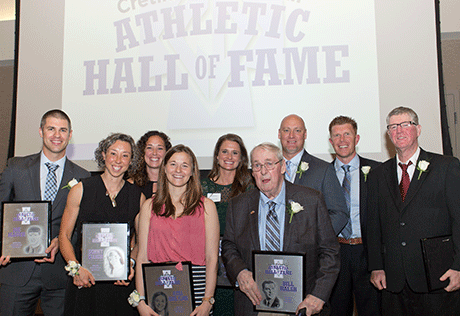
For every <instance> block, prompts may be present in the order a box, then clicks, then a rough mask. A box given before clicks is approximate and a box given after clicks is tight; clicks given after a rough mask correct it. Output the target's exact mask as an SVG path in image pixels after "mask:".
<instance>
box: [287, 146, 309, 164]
mask: <svg viewBox="0 0 460 316" xmlns="http://www.w3.org/2000/svg"><path fill="white" fill-rule="evenodd" d="M303 152H304V149H302V150H301V151H300V152H299V153H298V154H297V155H295V156H294V157H292V159H289V160H290V161H291V163H292V164H293V165H295V166H298V165H299V164H300V159H301V158H302V156H303ZM283 158H284V161H285V162H286V161H288V159H286V158H285V157H283Z"/></svg>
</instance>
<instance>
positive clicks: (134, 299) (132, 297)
mask: <svg viewBox="0 0 460 316" xmlns="http://www.w3.org/2000/svg"><path fill="white" fill-rule="evenodd" d="M142 300H145V296H141V295H140V294H139V292H138V291H137V290H134V291H132V292H131V294H129V297H128V303H129V305H131V306H132V307H136V306H138V305H139V303H140V301H142Z"/></svg>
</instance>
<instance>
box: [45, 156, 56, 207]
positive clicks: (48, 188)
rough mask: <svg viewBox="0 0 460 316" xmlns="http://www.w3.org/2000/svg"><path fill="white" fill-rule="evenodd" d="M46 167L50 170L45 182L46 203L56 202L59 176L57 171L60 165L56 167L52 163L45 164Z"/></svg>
mask: <svg viewBox="0 0 460 316" xmlns="http://www.w3.org/2000/svg"><path fill="white" fill-rule="evenodd" d="M45 166H46V167H47V168H48V174H47V175H46V182H45V194H44V195H43V197H44V200H45V201H51V202H52V201H54V198H55V197H56V194H57V176H56V170H57V168H59V165H55V164H54V163H51V162H45Z"/></svg>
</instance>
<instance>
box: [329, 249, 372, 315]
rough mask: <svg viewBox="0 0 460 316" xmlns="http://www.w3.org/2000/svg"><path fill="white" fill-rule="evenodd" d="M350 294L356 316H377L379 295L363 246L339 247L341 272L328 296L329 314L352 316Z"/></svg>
mask: <svg viewBox="0 0 460 316" xmlns="http://www.w3.org/2000/svg"><path fill="white" fill-rule="evenodd" d="M353 295H354V297H355V301H356V308H357V309H358V315H359V316H370V315H380V293H379V292H378V290H377V289H376V288H375V287H374V286H373V285H372V284H371V282H370V273H369V272H368V270H367V259H366V254H365V251H364V247H363V245H345V244H340V273H339V276H338V278H337V282H336V283H335V286H334V288H333V290H332V294H331V299H330V301H331V308H332V311H331V315H333V316H339V315H340V316H351V315H353Z"/></svg>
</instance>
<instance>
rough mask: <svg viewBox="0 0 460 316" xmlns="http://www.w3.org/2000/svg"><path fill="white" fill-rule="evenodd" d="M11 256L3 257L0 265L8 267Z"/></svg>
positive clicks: (0, 259) (0, 258)
mask: <svg viewBox="0 0 460 316" xmlns="http://www.w3.org/2000/svg"><path fill="white" fill-rule="evenodd" d="M10 262H11V261H10V256H6V257H5V256H1V257H0V265H2V266H6V265H7V264H8V263H10Z"/></svg>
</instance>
